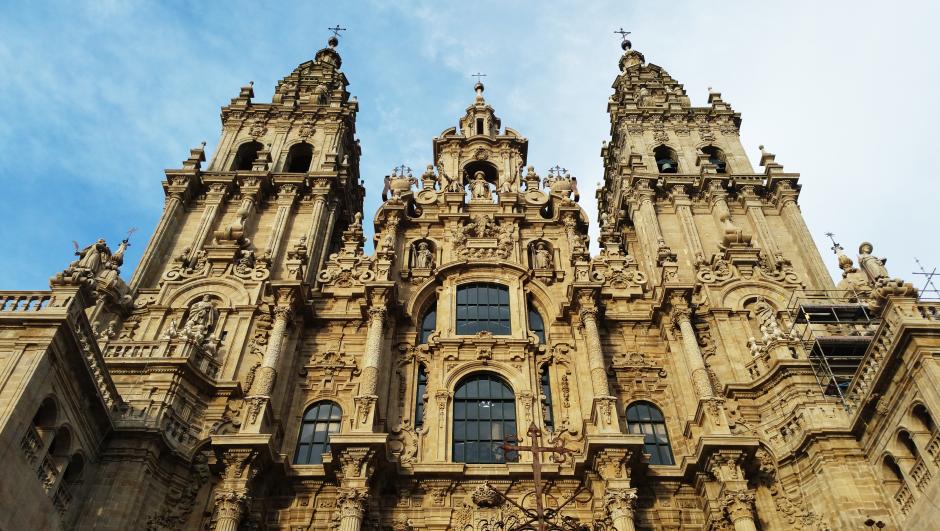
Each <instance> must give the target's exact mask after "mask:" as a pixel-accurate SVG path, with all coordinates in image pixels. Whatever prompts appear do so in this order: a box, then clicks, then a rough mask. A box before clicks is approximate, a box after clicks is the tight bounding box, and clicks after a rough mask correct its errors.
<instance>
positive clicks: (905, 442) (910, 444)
mask: <svg viewBox="0 0 940 531" xmlns="http://www.w3.org/2000/svg"><path fill="white" fill-rule="evenodd" d="M898 442H899V443H900V444H901V446H903V447H904V450H905V451H906V452H907V454H908V455H907V457H911V458H914V459H917V458H918V457H920V452H918V451H917V445H916V444H914V440H913V439H911V434H910V433H908V432H907V431H906V430H901V432H900V433H898Z"/></svg>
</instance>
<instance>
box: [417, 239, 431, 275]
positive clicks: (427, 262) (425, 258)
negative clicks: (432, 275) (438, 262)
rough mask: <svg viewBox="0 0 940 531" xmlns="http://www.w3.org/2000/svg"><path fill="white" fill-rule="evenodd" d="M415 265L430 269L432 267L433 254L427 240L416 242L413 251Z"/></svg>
mask: <svg viewBox="0 0 940 531" xmlns="http://www.w3.org/2000/svg"><path fill="white" fill-rule="evenodd" d="M415 267H416V268H418V269H431V268H432V267H434V254H433V253H432V252H431V248H430V246H428V243H427V242H421V243H419V244H418V249H417V250H416V251H415Z"/></svg>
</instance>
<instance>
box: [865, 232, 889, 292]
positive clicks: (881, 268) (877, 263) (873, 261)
mask: <svg viewBox="0 0 940 531" xmlns="http://www.w3.org/2000/svg"><path fill="white" fill-rule="evenodd" d="M873 250H874V247H873V246H872V244H870V243H868V242H862V244H861V245H859V246H858V265H859V266H861V268H862V271H864V272H865V276H867V277H868V280H869V281H871V283H872V284H875V283H876V282H877V281H878V280H879V279H882V278H890V277H889V275H888V270H887V269H886V268H885V263H887V262H888V259H887V258H878V257H877V256H872V254H871V252H872V251H873Z"/></svg>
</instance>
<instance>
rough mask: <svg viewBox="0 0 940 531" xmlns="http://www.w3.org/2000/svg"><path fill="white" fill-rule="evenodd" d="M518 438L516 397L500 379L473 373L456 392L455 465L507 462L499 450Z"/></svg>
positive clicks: (461, 383) (459, 385) (494, 376)
mask: <svg viewBox="0 0 940 531" xmlns="http://www.w3.org/2000/svg"><path fill="white" fill-rule="evenodd" d="M515 435H516V398H515V396H514V395H513V394H512V389H510V388H509V385H508V384H507V383H506V382H505V381H504V380H503V379H502V378H500V377H498V376H496V375H493V374H489V373H479V374H474V375H471V376H469V377H467V378H466V379H464V380H463V381H462V382H460V384H458V385H457V391H456V392H455V393H454V462H457V463H504V462H506V456H505V455H504V452H503V449H502V448H500V446H502V445H503V444H504V443H505V442H506V439H507V438H508V437H510V436H515Z"/></svg>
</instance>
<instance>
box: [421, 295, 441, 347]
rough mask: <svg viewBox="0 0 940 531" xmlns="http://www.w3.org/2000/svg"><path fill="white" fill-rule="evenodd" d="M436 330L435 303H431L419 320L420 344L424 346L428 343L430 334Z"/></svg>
mask: <svg viewBox="0 0 940 531" xmlns="http://www.w3.org/2000/svg"><path fill="white" fill-rule="evenodd" d="M436 329H437V301H434V302H432V303H431V305H430V306H428V309H427V310H426V311H425V312H424V317H422V318H421V337H420V338H419V339H420V344H422V345H423V344H425V343H427V342H428V338H429V337H431V334H433V333H434V331H435V330H436Z"/></svg>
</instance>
